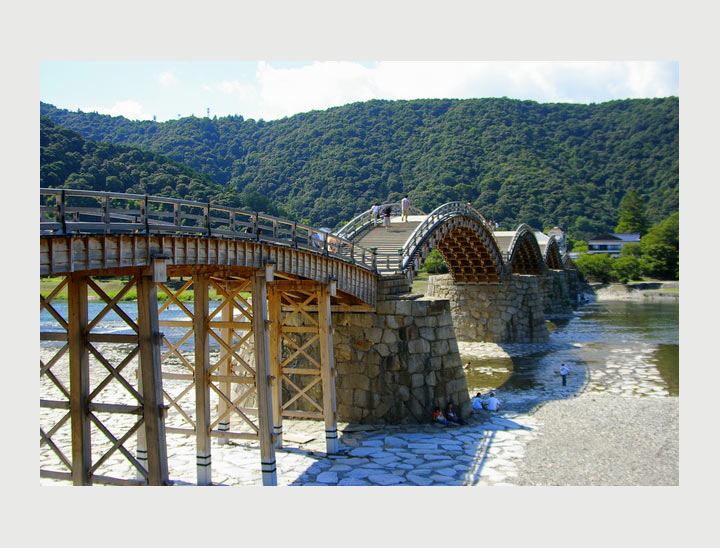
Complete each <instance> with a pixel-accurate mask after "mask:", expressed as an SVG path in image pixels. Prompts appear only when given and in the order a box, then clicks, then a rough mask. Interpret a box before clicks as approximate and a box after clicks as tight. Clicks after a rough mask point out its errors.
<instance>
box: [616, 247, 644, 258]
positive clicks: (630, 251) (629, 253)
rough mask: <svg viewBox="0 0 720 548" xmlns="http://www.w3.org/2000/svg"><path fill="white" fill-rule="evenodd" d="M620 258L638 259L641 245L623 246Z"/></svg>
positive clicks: (640, 253) (640, 254)
mask: <svg viewBox="0 0 720 548" xmlns="http://www.w3.org/2000/svg"><path fill="white" fill-rule="evenodd" d="M620 256H621V257H635V258H636V259H639V258H640V257H641V256H642V244H625V245H624V246H622V248H621V249H620Z"/></svg>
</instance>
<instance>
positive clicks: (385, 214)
mask: <svg viewBox="0 0 720 548" xmlns="http://www.w3.org/2000/svg"><path fill="white" fill-rule="evenodd" d="M391 214H392V206H387V207H386V208H385V210H384V211H383V226H384V227H385V230H390V215H391Z"/></svg>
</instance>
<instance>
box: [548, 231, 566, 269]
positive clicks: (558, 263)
mask: <svg viewBox="0 0 720 548" xmlns="http://www.w3.org/2000/svg"><path fill="white" fill-rule="evenodd" d="M543 259H544V260H545V264H546V265H547V267H548V268H549V269H550V270H565V265H564V263H563V260H562V255H561V254H560V245H559V244H558V242H557V240H556V239H555V237H554V236H550V239H549V240H548V242H547V244H546V245H545V255H544V257H543Z"/></svg>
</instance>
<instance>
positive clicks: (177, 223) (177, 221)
mask: <svg viewBox="0 0 720 548" xmlns="http://www.w3.org/2000/svg"><path fill="white" fill-rule="evenodd" d="M173 224H174V225H175V228H176V229H177V231H179V230H180V204H173Z"/></svg>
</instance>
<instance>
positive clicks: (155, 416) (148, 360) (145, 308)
mask: <svg viewBox="0 0 720 548" xmlns="http://www.w3.org/2000/svg"><path fill="white" fill-rule="evenodd" d="M164 266H165V263H164V261H162V262H161V264H160V263H158V262H156V261H153V265H152V267H151V268H150V269H149V271H145V272H144V273H143V274H142V275H140V276H139V279H138V292H137V296H138V301H137V302H138V304H137V307H138V345H139V347H140V360H139V361H140V377H141V379H142V395H143V414H144V418H145V424H144V429H145V441H146V444H147V471H148V483H149V484H150V485H167V484H168V464H167V445H166V440H165V419H164V416H163V394H162V371H161V358H160V344H161V341H162V339H161V335H160V325H159V322H158V306H157V289H156V286H155V282H156V281H165V268H164Z"/></svg>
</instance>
